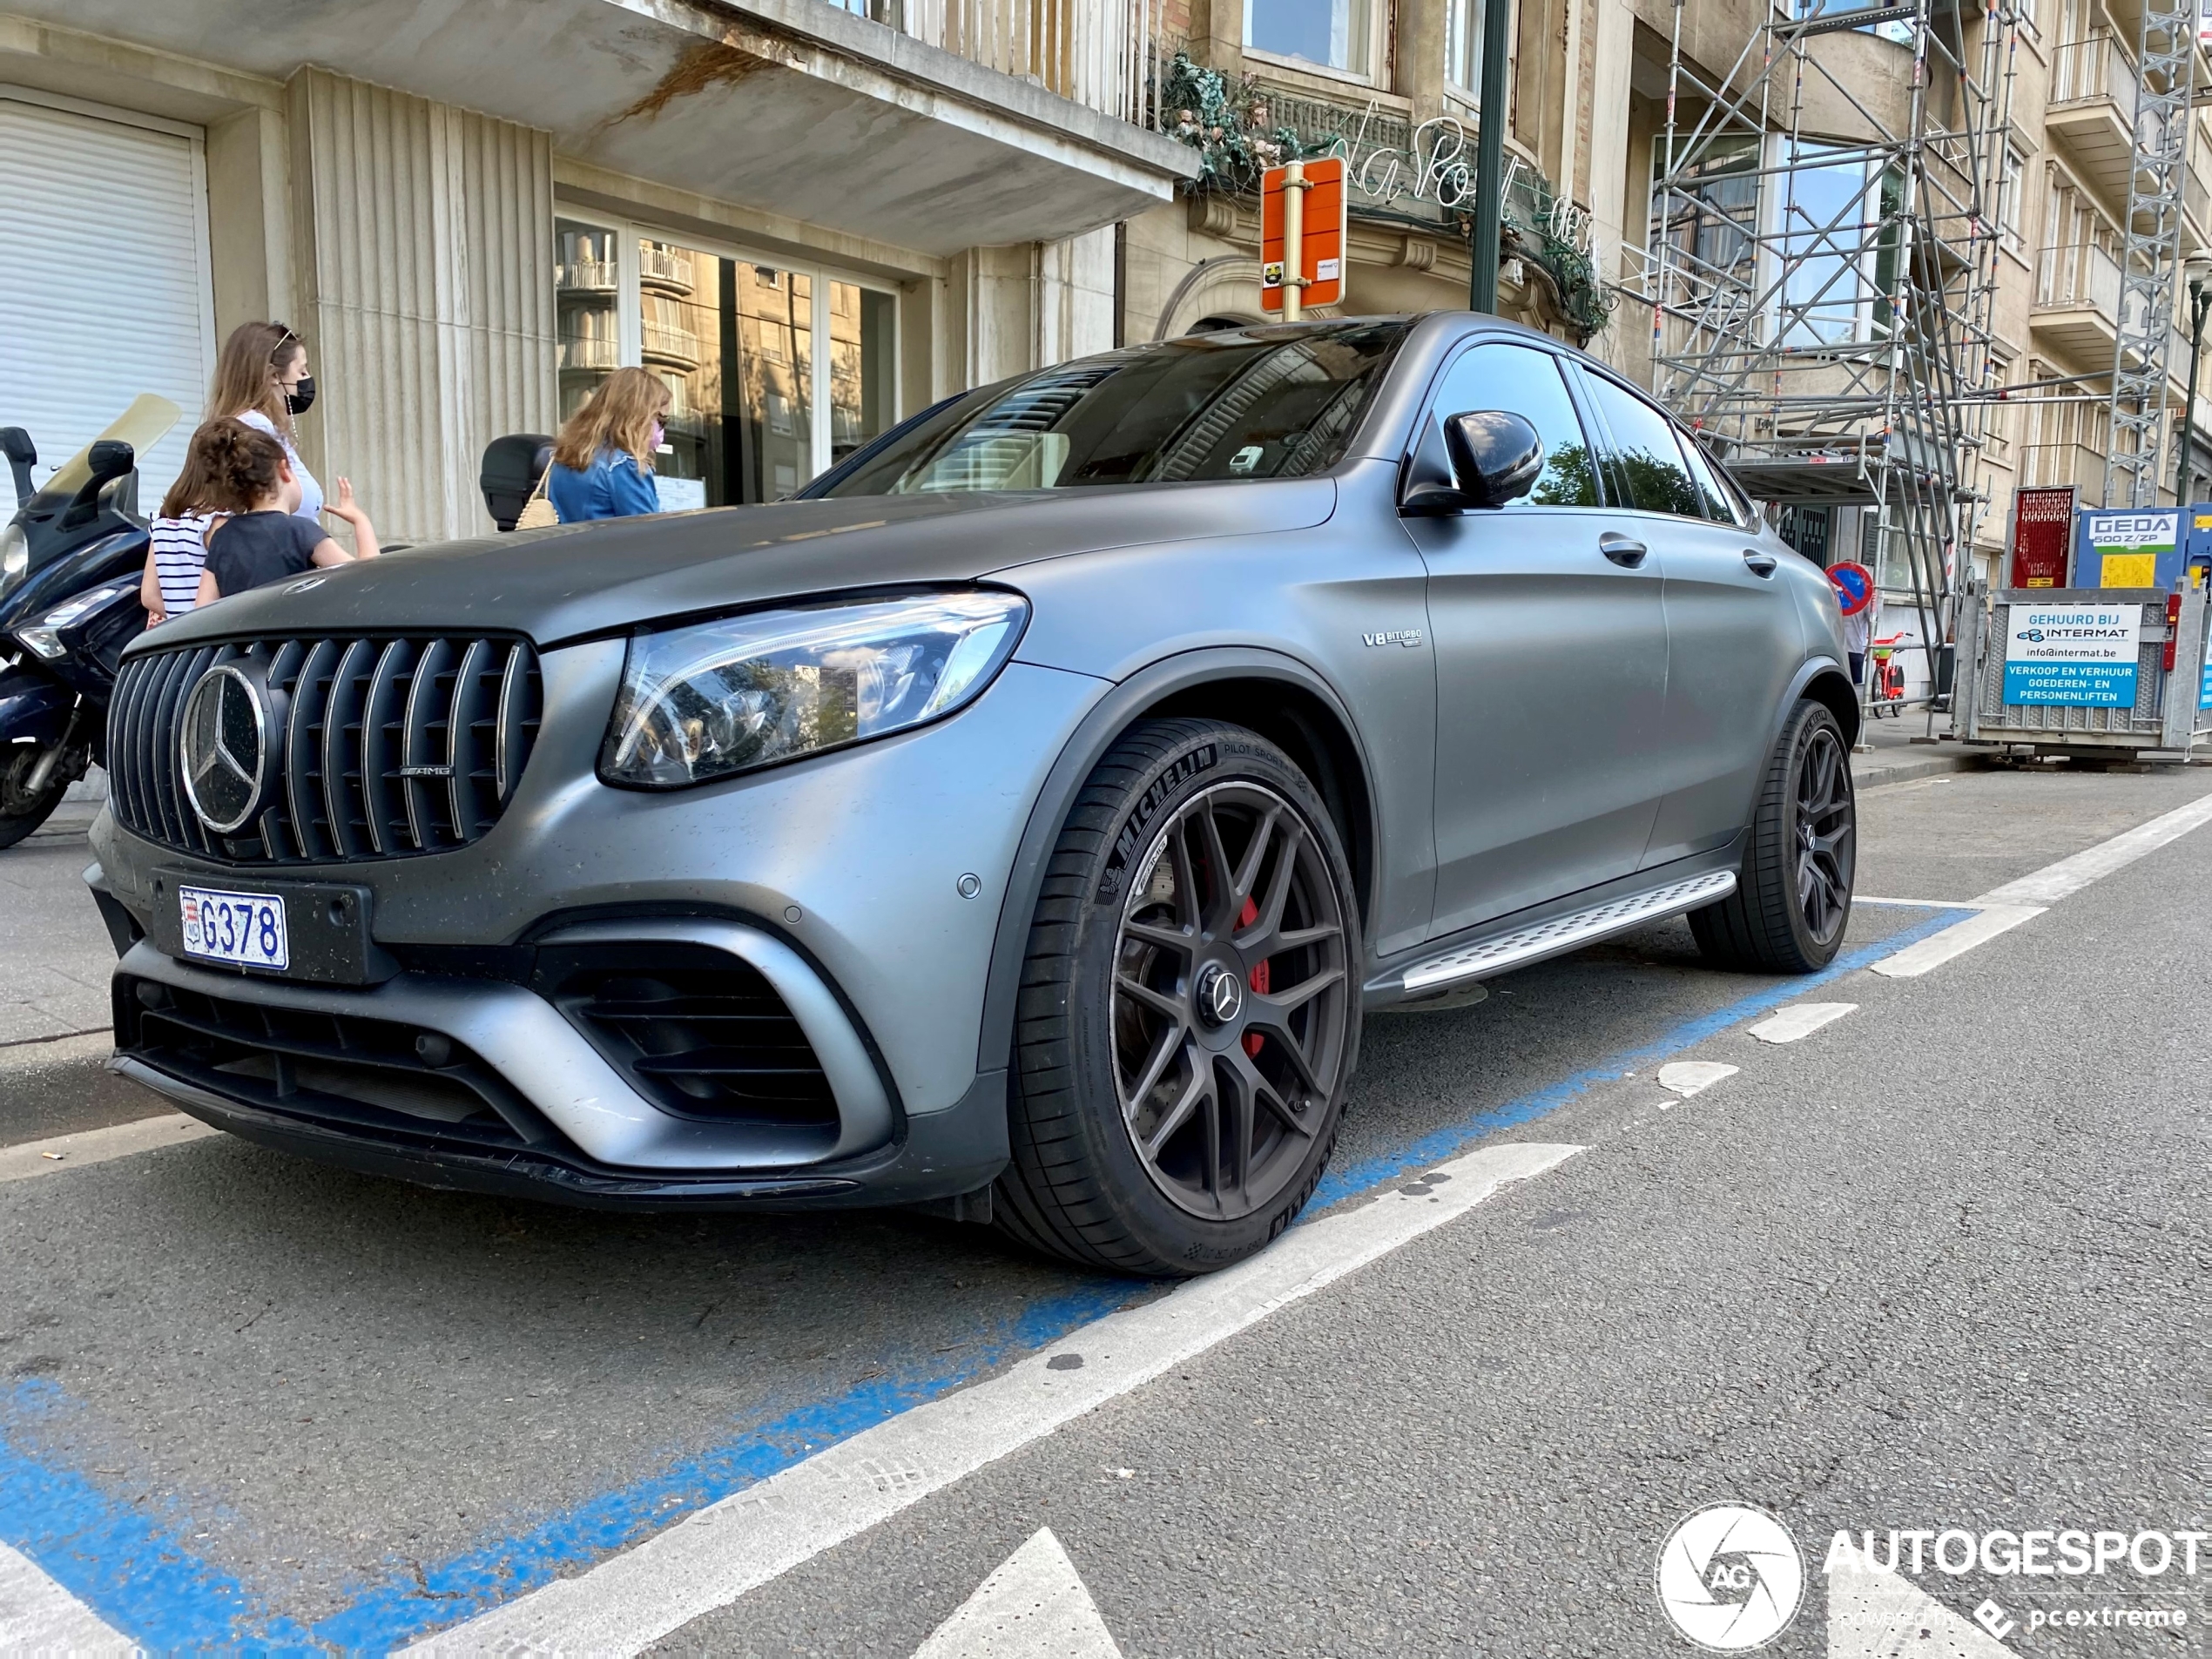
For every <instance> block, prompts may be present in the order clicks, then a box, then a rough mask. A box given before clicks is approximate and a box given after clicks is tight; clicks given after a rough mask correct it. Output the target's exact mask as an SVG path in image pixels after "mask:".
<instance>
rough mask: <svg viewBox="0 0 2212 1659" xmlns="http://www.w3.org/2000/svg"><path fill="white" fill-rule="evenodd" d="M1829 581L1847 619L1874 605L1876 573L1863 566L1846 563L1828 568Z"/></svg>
mask: <svg viewBox="0 0 2212 1659" xmlns="http://www.w3.org/2000/svg"><path fill="white" fill-rule="evenodd" d="M1828 580H1829V582H1830V583H1831V584H1833V586H1834V587H1835V590H1836V603H1837V604H1839V605H1841V606H1842V607H1843V609H1844V615H1845V616H1846V617H1856V616H1857V615H1858V613H1859V612H1860V611H1862V610H1865V609H1866V607H1867V606H1869V605H1871V604H1873V603H1874V573H1873V572H1872V571H1871V570H1868V569H1867V568H1866V567H1865V565H1863V564H1853V563H1848V562H1846V563H1842V564H1831V565H1830V566H1829V567H1828Z"/></svg>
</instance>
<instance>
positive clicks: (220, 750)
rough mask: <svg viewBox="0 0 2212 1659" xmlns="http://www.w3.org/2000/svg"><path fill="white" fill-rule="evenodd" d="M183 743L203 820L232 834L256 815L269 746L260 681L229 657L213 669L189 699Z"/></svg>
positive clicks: (189, 783)
mask: <svg viewBox="0 0 2212 1659" xmlns="http://www.w3.org/2000/svg"><path fill="white" fill-rule="evenodd" d="M179 748H180V749H181V751H182V753H181V754H180V756H179V759H181V761H182V763H183V766H182V770H183V772H184V775H185V798H186V799H189V800H190V801H191V802H192V811H194V812H195V813H199V821H200V822H201V823H203V824H205V825H206V826H207V827H208V828H209V829H210V830H212V831H213V832H214V833H216V834H218V835H228V834H230V833H232V832H233V831H235V830H237V829H238V828H239V827H240V826H242V825H244V824H245V823H246V821H247V820H248V819H251V818H252V817H253V814H254V813H255V812H256V811H257V810H258V809H259V808H260V805H261V795H262V778H263V774H264V773H265V772H266V770H267V761H268V748H269V711H268V707H267V705H266V703H265V702H264V701H263V699H262V695H261V688H260V686H258V685H255V684H254V683H253V681H252V680H251V679H249V678H246V675H245V674H244V673H243V672H241V671H239V669H237V668H235V667H233V665H232V664H228V663H225V664H220V665H219V666H218V667H216V668H213V669H211V670H210V671H208V672H207V674H206V676H205V677H204V678H202V679H201V680H200V682H199V685H195V686H193V687H192V695H191V696H190V697H188V698H185V718H184V730H183V732H182V733H181V735H180V738H179Z"/></svg>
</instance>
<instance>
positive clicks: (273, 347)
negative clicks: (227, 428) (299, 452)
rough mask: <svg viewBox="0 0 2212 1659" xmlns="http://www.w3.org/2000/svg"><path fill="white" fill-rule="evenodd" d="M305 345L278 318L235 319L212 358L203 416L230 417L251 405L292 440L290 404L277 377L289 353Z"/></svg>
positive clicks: (305, 345)
mask: <svg viewBox="0 0 2212 1659" xmlns="http://www.w3.org/2000/svg"><path fill="white" fill-rule="evenodd" d="M305 350H307V341H304V340H302V339H300V336H299V335H297V334H293V332H292V330H290V329H289V328H287V327H285V326H284V325H283V324H282V323H280V322H242V323H240V324H239V326H238V327H235V328H233V329H232V330H231V334H230V338H229V339H228V340H226V341H224V342H223V349H222V353H221V354H220V355H219V356H218V357H217V358H216V359H215V383H214V384H213V385H212V387H210V388H208V392H207V411H206V416H205V417H204V418H206V419H207V420H210V421H220V420H225V419H234V418H236V417H237V416H239V415H243V414H245V413H246V411H247V410H248V409H253V410H255V411H257V412H259V413H260V415H262V416H263V417H264V418H266V420H267V421H268V422H269V424H270V425H272V426H273V427H274V428H276V429H277V430H278V431H280V432H281V433H283V434H284V435H285V436H286V437H287V438H288V439H291V440H292V441H293V442H298V437H297V434H296V433H295V432H294V430H293V425H292V410H291V409H290V408H289V407H287V404H286V403H285V401H284V392H283V389H282V388H280V387H279V386H278V384H277V377H278V375H280V374H282V373H283V372H284V369H285V367H286V365H287V364H288V363H290V362H291V361H292V359H293V356H294V355H295V354H298V353H300V352H303V351H305Z"/></svg>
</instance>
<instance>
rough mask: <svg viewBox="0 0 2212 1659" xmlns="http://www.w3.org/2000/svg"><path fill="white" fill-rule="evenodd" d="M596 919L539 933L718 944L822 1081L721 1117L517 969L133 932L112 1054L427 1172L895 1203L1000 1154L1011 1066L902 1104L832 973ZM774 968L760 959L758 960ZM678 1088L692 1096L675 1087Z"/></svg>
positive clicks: (388, 1163) (698, 931) (250, 1130)
mask: <svg viewBox="0 0 2212 1659" xmlns="http://www.w3.org/2000/svg"><path fill="white" fill-rule="evenodd" d="M646 931H647V932H648V933H649V934H651V935H652V936H651V937H649V938H644V939H641V938H640V937H639V936H638V925H637V924H632V925H631V927H617V925H615V924H605V923H603V924H597V925H593V926H585V927H573V928H570V929H566V930H563V932H562V933H560V934H555V935H553V936H552V937H551V938H550V939H549V941H548V948H549V949H550V950H554V951H558V952H563V953H567V954H571V955H573V954H576V953H577V952H579V951H588V950H589V949H590V948H591V947H592V946H594V945H595V944H600V943H613V942H616V941H617V935H620V938H619V945H620V947H621V948H624V949H625V950H634V949H636V948H638V947H640V946H641V945H657V946H658V948H659V950H660V952H661V954H666V953H667V952H668V951H671V950H673V949H678V948H681V949H686V950H690V951H692V952H695V953H698V952H721V953H724V954H726V955H727V956H728V957H729V959H730V960H731V961H732V963H733V964H737V963H743V964H745V966H747V967H750V968H753V970H754V971H756V972H759V973H760V974H761V977H762V979H763V980H765V981H766V982H767V983H768V984H770V985H771V986H772V987H773V988H775V990H776V992H777V993H778V994H779V995H783V996H785V997H786V1006H788V1007H790V1008H792V1015H793V1019H794V1022H796V1023H797V1024H798V1025H799V1028H800V1029H801V1030H802V1031H804V1032H805V1034H806V1043H807V1044H808V1045H809V1046H810V1047H811V1049H812V1051H813V1055H814V1056H815V1059H816V1060H817V1061H818V1062H819V1073H820V1076H821V1078H822V1081H823V1082H825V1083H826V1086H827V1089H828V1091H829V1093H830V1101H829V1103H828V1109H826V1110H825V1109H821V1107H820V1105H819V1103H813V1102H809V1101H807V1100H806V1099H805V1098H804V1097H803V1096H802V1097H800V1098H798V1099H796V1100H794V1101H792V1102H791V1103H787V1104H786V1109H784V1110H782V1111H780V1112H776V1111H766V1112H763V1113H762V1114H761V1115H760V1116H754V1117H751V1118H745V1119H736V1120H732V1119H731V1118H728V1117H726V1116H725V1117H723V1118H722V1119H721V1120H720V1121H713V1120H711V1119H707V1118H703V1117H701V1116H685V1115H681V1114H680V1112H679V1111H678V1110H671V1108H670V1102H669V1101H668V1100H665V1099H664V1100H655V1099H653V1098H650V1097H648V1094H647V1092H646V1091H645V1090H644V1089H641V1088H639V1087H638V1086H637V1085H638V1083H639V1081H640V1079H641V1078H642V1077H650V1076H651V1074H650V1073H649V1072H648V1071H646V1069H644V1067H641V1066H639V1065H638V1064H637V1061H638V1060H640V1059H644V1060H647V1061H650V1060H651V1059H652V1058H653V1056H652V1055H650V1054H644V1055H640V1054H637V1053H635V1052H632V1053H631V1054H629V1055H627V1058H628V1059H629V1061H630V1062H631V1063H630V1064H628V1065H625V1064H624V1058H625V1055H624V1050H622V1049H620V1048H614V1047H612V1046H611V1045H609V1044H607V1043H605V1042H594V1041H592V1040H590V1038H587V1036H586V1035H584V1031H583V1029H581V1028H579V1026H578V1024H577V1022H575V1021H574V1020H572V1019H571V1018H570V1017H569V1016H568V1015H564V1014H563V1012H562V1011H561V1010H560V1009H559V1008H556V1007H555V1006H554V1004H553V1003H552V1002H550V1001H547V1000H546V999H545V998H544V997H542V996H540V995H536V993H535V992H534V991H532V990H530V989H529V988H525V987H523V986H521V985H516V984H510V983H502V982H500V981H493V980H470V979H462V978H451V977H442V976H437V975H431V974H412V973H408V974H398V975H396V976H395V977H394V978H392V979H390V980H388V981H385V982H384V983H383V984H381V985H379V986H376V987H374V988H373V989H368V990H351V989H341V988H327V987H320V986H303V985H293V984H286V983H275V982H272V981H247V980H243V979H241V978H239V976H237V975H235V974H226V973H221V972H217V971H213V970H210V969H206V968H197V967H194V966H192V965H190V964H187V963H183V962H179V961H174V960H172V959H171V958H169V957H166V956H164V955H162V954H160V953H158V951H156V950H155V949H154V948H152V946H151V945H149V944H146V943H145V941H139V942H138V943H136V944H134V945H132V947H131V948H130V950H129V951H128V952H127V953H126V954H125V956H124V958H123V961H121V962H120V963H119V964H118V967H117V969H116V976H115V1028H116V1044H117V1056H116V1060H115V1062H114V1064H115V1068H116V1069H117V1070H118V1071H119V1072H121V1073H122V1074H123V1075H124V1076H128V1077H131V1078H132V1079H134V1080H135V1081H137V1082H141V1083H144V1084H145V1086H146V1087H148V1088H150V1089H154V1090H155V1091H156V1092H158V1093H159V1094H162V1095H165V1096H168V1097H169V1098H170V1099H172V1100H173V1101H175V1102H176V1103H177V1104H178V1105H179V1106H180V1107H182V1108H183V1109H185V1111H187V1112H190V1113H191V1114H192V1116H196V1117H199V1118H200V1119H201V1120H202V1121H204V1122H206V1123H211V1124H212V1125H214V1126H215V1127H216V1128H218V1129H224V1130H230V1131H232V1132H233V1133H235V1134H238V1135H240V1136H245V1137H246V1139H248V1140H253V1141H256V1142H259V1143H262V1144H265V1145H270V1146H274V1147H278V1148H280V1149H282V1150H287V1151H293V1152H298V1153H302V1154H305V1155H306V1156H308V1157H315V1158H318V1159H320V1160H322V1161H324V1162H326V1163H339V1164H341V1165H344V1166H347V1167H349V1168H354V1169H357V1170H364V1171H367V1172H369V1173H373V1174H380V1175H392V1176H398V1177H402V1178H406V1179H410V1180H414V1181H417V1182H420V1183H423V1184H428V1185H431V1186H441V1187H450V1188H457V1189H463V1190H481V1191H490V1192H499V1193H505V1194H509V1195H516V1196H520V1195H529V1196H536V1197H550V1198H554V1199H556V1200H561V1201H565V1202H570V1203H576V1204H595V1205H622V1206H627V1207H646V1208H671V1207H694V1206H699V1205H708V1206H713V1205H726V1204H743V1205H747V1206H756V1205H760V1204H769V1205H798V1204H806V1205H813V1204H836V1203H839V1202H852V1203H869V1204H897V1203H912V1202H919V1201H922V1200H927V1199H932V1198H939V1197H953V1196H955V1195H958V1194H961V1193H966V1192H972V1191H974V1190H976V1189H977V1188H979V1187H981V1186H982V1185H984V1184H988V1182H989V1181H990V1180H991V1179H992V1177H994V1176H995V1175H996V1174H997V1172H998V1170H999V1169H1000V1168H1001V1167H1002V1166H1003V1164H1004V1163H1005V1161H1006V1155H1007V1149H1006V1138H1005V1127H1004V1125H1005V1115H1004V1074H1003V1073H990V1074H986V1075H984V1076H979V1077H978V1079H977V1080H976V1082H975V1085H974V1087H973V1088H972V1089H970V1091H969V1095H968V1098H967V1099H965V1100H963V1101H962V1102H961V1105H960V1107H959V1108H957V1109H954V1110H950V1111H946V1112H939V1113H933V1114H930V1115H929V1116H926V1117H922V1118H919V1119H904V1118H901V1117H900V1116H899V1115H898V1114H897V1113H896V1112H895V1110H894V1105H893V1103H892V1101H891V1100H890V1098H889V1096H888V1095H887V1093H886V1091H885V1090H884V1089H883V1086H882V1083H881V1080H880V1076H879V1074H878V1073H877V1070H876V1069H875V1066H874V1064H873V1059H872V1058H871V1056H870V1055H868V1053H867V1049H866V1046H865V1045H864V1044H863V1043H862V1042H861V1041H860V1035H859V1034H858V1032H857V1031H855V1030H854V1029H853V1027H852V1025H851V1024H850V1022H849V1021H847V1020H846V1017H845V1015H844V1014H843V1012H842V1010H841V1009H840V1008H838V1006H837V1004H836V1001H835V999H834V998H833V996H831V995H830V994H829V992H828V989H827V988H826V986H823V985H822V984H821V983H820V981H819V980H818V979H815V978H813V975H812V973H811V970H810V969H808V968H807V967H806V964H805V963H804V962H803V961H800V960H799V958H798V957H797V956H796V955H795V954H793V953H792V952H791V951H790V949H789V948H788V947H785V946H782V945H780V944H779V942H778V941H774V940H772V939H769V938H767V937H766V936H765V935H763V934H758V933H757V932H756V931H755V930H751V929H746V928H744V927H739V926H738V925H736V924H732V923H726V922H707V921H691V922H678V921H669V922H664V923H661V924H658V928H657V931H656V930H654V929H647V930H646ZM770 975H773V977H770ZM673 1099H674V1100H675V1102H676V1103H678V1106H679V1107H680V1106H681V1105H682V1104H684V1103H685V1101H684V1097H683V1096H681V1095H680V1094H678V1095H676V1096H673Z"/></svg>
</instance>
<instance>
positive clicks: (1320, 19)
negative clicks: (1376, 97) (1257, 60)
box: [1244, 0, 1375, 76]
mask: <svg viewBox="0 0 2212 1659" xmlns="http://www.w3.org/2000/svg"><path fill="white" fill-rule="evenodd" d="M1374 18H1375V10H1374V6H1373V4H1372V0H1244V44H1245V45H1246V46H1247V47H1250V48H1251V49H1253V50H1254V51H1263V52H1270V53H1272V54H1273V55H1274V56H1276V57H1289V58H1294V59H1298V60H1300V61H1303V62H1305V63H1308V64H1318V65H1319V66H1320V67H1322V68H1324V69H1333V70H1339V71H1343V72H1344V73H1345V74H1347V75H1359V76H1365V75H1366V74H1368V73H1369V72H1370V65H1371V64H1372V62H1373V57H1374V38H1373V37H1374Z"/></svg>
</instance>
